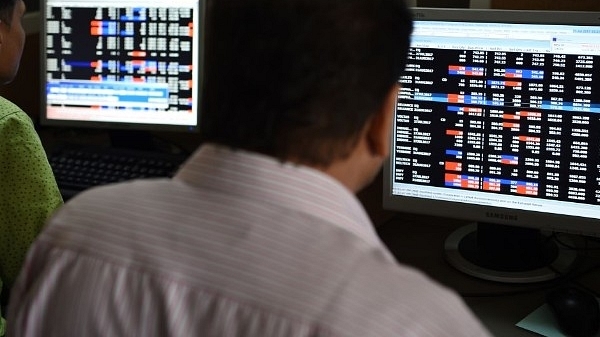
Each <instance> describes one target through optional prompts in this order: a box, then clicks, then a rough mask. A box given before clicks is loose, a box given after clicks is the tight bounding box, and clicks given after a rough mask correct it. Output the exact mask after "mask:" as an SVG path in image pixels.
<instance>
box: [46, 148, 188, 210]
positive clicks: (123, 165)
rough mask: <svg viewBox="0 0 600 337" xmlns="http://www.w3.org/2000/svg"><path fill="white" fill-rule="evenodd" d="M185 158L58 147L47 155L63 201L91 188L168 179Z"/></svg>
mask: <svg viewBox="0 0 600 337" xmlns="http://www.w3.org/2000/svg"><path fill="white" fill-rule="evenodd" d="M186 157H187V156H185V155H178V154H167V153H160V152H152V151H148V152H146V151H138V150H126V149H115V148H96V147H62V148H59V149H56V150H54V151H52V152H50V153H49V154H48V161H49V162H50V166H51V167H52V171H53V172H54V176H55V178H56V182H57V184H58V188H59V189H60V192H61V194H62V196H63V198H64V199H65V200H67V199H70V198H71V197H73V196H74V195H76V194H77V193H79V192H81V191H83V190H86V189H88V188H90V187H93V186H100V185H105V184H110V183H116V182H120V181H126V180H131V179H138V178H150V177H172V176H173V175H174V174H175V172H176V171H177V169H178V168H179V166H180V165H181V164H182V163H183V161H184V160H185V159H186Z"/></svg>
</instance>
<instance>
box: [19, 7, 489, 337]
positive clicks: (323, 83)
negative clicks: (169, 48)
mask: <svg viewBox="0 0 600 337" xmlns="http://www.w3.org/2000/svg"><path fill="white" fill-rule="evenodd" d="M208 20H209V21H208V25H207V31H206V36H207V44H206V56H207V63H206V73H205V76H206V78H205V80H206V81H205V91H204V95H203V102H204V106H203V110H202V111H201V113H202V119H201V124H202V130H201V132H202V136H203V138H204V141H203V144H202V145H201V146H200V148H199V149H198V150H197V151H196V152H195V153H194V154H193V155H192V156H191V157H190V158H189V160H188V161H187V162H186V163H185V164H184V165H183V167H182V168H181V169H180V170H179V171H178V173H177V174H176V175H175V177H174V178H173V179H159V180H137V181H133V182H126V183H121V184H117V185H112V186H104V187H99V188H95V189H92V190H89V191H86V192H83V193H81V194H80V195H78V196H77V197H75V198H74V199H71V200H70V201H69V203H68V204H67V205H66V206H65V207H64V208H63V209H62V210H61V211H60V212H59V213H58V214H57V216H56V217H54V219H53V220H52V221H51V222H50V223H49V225H48V226H47V228H46V229H45V231H44V232H43V234H42V235H41V236H40V238H39V239H38V240H37V241H36V243H35V246H34V247H33V249H32V250H31V251H30V255H29V258H28V263H27V266H26V268H25V269H24V270H23V272H22V274H21V275H20V278H19V283H18V286H17V287H16V288H15V292H16V295H15V298H14V302H12V303H11V306H10V316H9V318H10V319H11V322H14V325H12V326H11V329H10V331H11V332H13V333H14V335H15V336H22V337H27V336H41V335H62V336H91V335H105V336H260V337H269V336H356V337H365V336H461V337H469V336H488V332H487V331H486V329H485V328H484V327H483V326H482V325H481V323H480V322H479V321H478V320H477V319H476V318H475V317H474V316H473V314H472V313H471V312H470V311H469V309H468V308H467V307H466V305H465V304H464V303H463V301H462V300H461V299H460V297H459V296H457V295H456V294H455V293H454V292H452V291H450V290H448V289H446V288H444V287H442V286H440V285H439V284H437V283H435V282H434V281H432V280H431V279H429V278H428V277H427V276H425V275H424V274H422V273H421V272H419V271H416V270H414V269H412V268H410V267H407V266H402V265H398V263H397V262H396V261H395V259H394V257H393V256H392V255H391V254H390V252H389V251H388V250H387V249H386V247H385V246H384V245H383V244H382V242H381V241H380V239H379V238H378V236H377V235H376V233H375V230H374V228H373V225H372V223H371V222H370V220H369V218H368V216H367V214H366V212H365V211H364V209H363V207H362V206H361V204H360V203H359V201H358V200H357V198H356V197H355V195H354V193H356V192H357V191H359V190H361V189H362V188H363V187H365V186H366V185H368V184H369V183H370V182H371V181H372V179H373V177H374V176H375V175H376V174H377V173H378V172H379V170H380V169H381V165H382V162H383V161H384V160H385V159H386V158H387V156H388V154H389V152H390V142H391V140H390V136H391V135H390V131H391V130H390V129H391V125H392V120H393V116H394V106H395V104H396V101H397V96H398V84H397V83H398V79H399V77H400V75H401V74H402V71H403V69H404V67H405V63H406V58H407V50H408V44H409V36H410V33H411V31H412V19H411V16H410V12H409V10H408V8H407V7H406V6H405V4H404V3H403V2H402V1H399V0H218V1H213V2H211V3H210V7H209V11H208Z"/></svg>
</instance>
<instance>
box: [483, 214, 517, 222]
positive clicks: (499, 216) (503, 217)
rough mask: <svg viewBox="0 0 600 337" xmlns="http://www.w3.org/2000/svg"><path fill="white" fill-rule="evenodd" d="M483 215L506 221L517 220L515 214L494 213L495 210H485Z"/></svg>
mask: <svg viewBox="0 0 600 337" xmlns="http://www.w3.org/2000/svg"><path fill="white" fill-rule="evenodd" d="M485 217H486V218H491V219H500V220H508V221H518V220H519V217H518V216H516V215H511V214H504V213H496V212H485Z"/></svg>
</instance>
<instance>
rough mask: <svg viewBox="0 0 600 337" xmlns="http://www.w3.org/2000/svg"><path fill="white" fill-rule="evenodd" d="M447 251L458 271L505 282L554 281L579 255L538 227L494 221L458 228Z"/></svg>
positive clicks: (449, 240) (448, 244) (451, 235)
mask: <svg viewBox="0 0 600 337" xmlns="http://www.w3.org/2000/svg"><path fill="white" fill-rule="evenodd" d="M445 250H446V259H447V260H448V262H449V263H450V264H451V265H453V266H454V267H455V268H457V269H458V270H460V271H462V272H465V273H467V274H469V275H471V276H475V277H478V278H481V279H485V280H490V281H498V282H504V283H533V282H542V281H549V280H552V279H554V278H557V277H559V276H561V275H563V274H564V273H566V272H567V271H568V270H569V269H570V267H571V266H572V264H573V263H574V262H575V258H576V256H577V254H576V253H575V252H574V251H573V250H569V249H564V248H561V247H560V246H559V245H557V244H556V242H555V241H554V240H551V239H549V238H548V236H546V235H544V234H543V233H542V232H541V231H540V230H538V229H531V228H522V227H514V226H506V225H498V224H491V223H473V224H470V225H467V226H464V227H460V228H458V229H457V230H456V231H454V232H453V233H452V234H450V236H449V237H448V238H447V239H446V242H445Z"/></svg>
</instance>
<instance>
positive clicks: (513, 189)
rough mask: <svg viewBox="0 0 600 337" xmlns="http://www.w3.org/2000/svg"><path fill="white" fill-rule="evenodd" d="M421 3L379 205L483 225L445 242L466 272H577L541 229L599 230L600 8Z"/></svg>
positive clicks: (569, 254) (531, 276) (511, 277)
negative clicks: (462, 6) (579, 9)
mask: <svg viewBox="0 0 600 337" xmlns="http://www.w3.org/2000/svg"><path fill="white" fill-rule="evenodd" d="M413 12H414V19H415V23H414V33H413V35H412V38H411V47H410V53H409V61H408V65H407V68H406V72H405V73H404V74H403V76H402V77H401V78H400V79H399V83H400V84H401V85H402V89H401V90H400V92H399V94H398V102H397V107H396V116H395V121H394V125H393V136H392V137H393V138H392V149H391V156H390V158H389V161H388V163H387V164H386V165H385V167H384V193H383V204H384V208H385V209H389V210H395V211H402V212H410V213H422V214H429V215H433V216H440V217H446V218H448V217H451V218H460V219H465V220H470V221H472V222H473V224H476V225H469V226H466V227H463V228H460V229H458V230H457V231H456V232H454V233H453V234H452V235H451V236H450V237H449V238H448V240H447V241H446V252H447V259H448V261H449V262H450V263H451V264H452V265H453V266H455V267H457V268H459V269H460V270H462V271H464V272H466V273H469V274H471V275H474V276H477V277H480V278H484V279H487V280H493V281H500V282H512V283H526V282H537V281H546V280H551V279H553V278H554V277H556V276H558V275H559V274H560V273H561V271H566V270H569V266H570V265H571V264H572V263H573V261H574V260H575V253H574V252H573V251H572V250H568V249H561V246H560V245H556V244H555V242H554V241H553V240H550V239H549V236H547V235H546V234H552V233H556V232H566V233H574V234H581V235H586V236H600V71H599V70H598V69H600V26H599V25H600V13H593V12H553V11H512V10H494V9H489V10H475V9H433V8H414V9H413ZM550 237H551V235H550Z"/></svg>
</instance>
